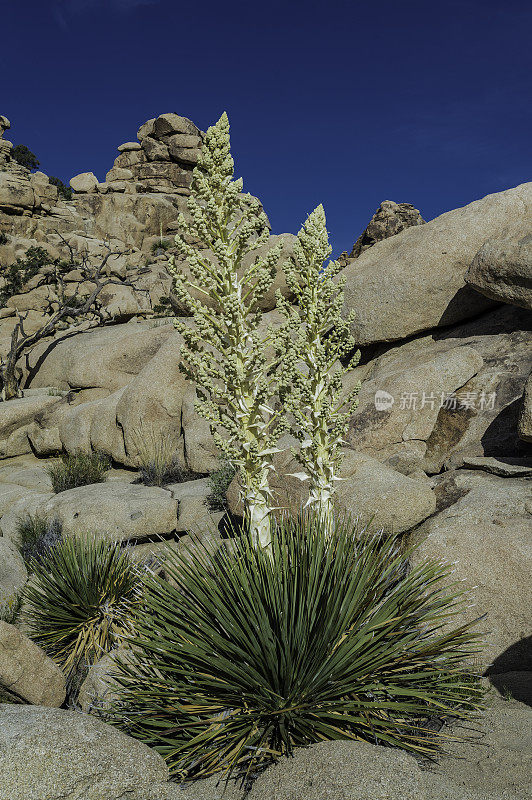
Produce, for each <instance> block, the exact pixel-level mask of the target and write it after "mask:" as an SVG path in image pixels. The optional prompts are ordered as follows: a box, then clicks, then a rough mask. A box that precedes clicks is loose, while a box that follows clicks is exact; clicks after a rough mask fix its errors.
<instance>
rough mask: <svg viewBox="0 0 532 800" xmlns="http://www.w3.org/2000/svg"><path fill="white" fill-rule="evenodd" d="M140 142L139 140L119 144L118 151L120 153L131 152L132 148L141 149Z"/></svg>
mask: <svg viewBox="0 0 532 800" xmlns="http://www.w3.org/2000/svg"><path fill="white" fill-rule="evenodd" d="M140 149H141V147H140V144H139V143H138V142H124V144H120V145H118V151H119V152H120V153H129V152H130V151H132V150H140Z"/></svg>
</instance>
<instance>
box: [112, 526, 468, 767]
mask: <svg viewBox="0 0 532 800" xmlns="http://www.w3.org/2000/svg"><path fill="white" fill-rule="evenodd" d="M327 524H328V523H327ZM327 531H328V527H327ZM325 533H326V524H325V521H324V520H323V516H321V518H318V519H317V518H315V517H314V518H310V517H304V518H302V519H300V520H298V521H297V522H291V521H289V520H287V519H286V520H285V521H284V522H283V523H281V524H280V525H278V526H277V528H276V530H275V535H272V548H271V552H270V553H268V551H265V550H263V549H262V548H257V547H255V546H254V545H253V543H252V539H251V537H250V535H249V532H248V533H247V534H246V533H244V535H243V536H242V537H241V538H239V539H238V538H237V539H235V540H234V547H233V548H232V549H231V551H229V550H228V549H227V550H220V551H219V552H218V554H217V557H216V563H215V564H213V562H212V554H209V552H208V549H206V550H205V552H204V553H202V552H201V551H199V550H198V549H196V551H195V553H196V556H195V558H194V559H190V558H187V555H186V553H179V552H177V553H174V552H170V553H168V556H167V559H166V560H165V572H166V573H167V574H168V576H169V578H170V579H171V582H168V581H166V580H164V579H162V578H160V577H157V576H155V575H150V576H149V578H148V581H147V583H148V586H147V596H146V605H145V609H144V614H143V616H142V618H141V619H139V621H138V625H137V635H136V636H135V637H134V638H133V639H132V640H131V642H130V643H131V644H132V645H133V649H134V657H133V658H132V660H131V661H130V662H129V663H128V664H121V665H119V666H118V678H117V681H118V684H119V687H120V688H119V699H118V700H117V702H116V703H115V705H114V707H113V708H112V710H111V720H112V721H114V722H115V724H118V725H120V726H121V727H123V728H124V729H125V730H127V732H128V733H129V734H131V735H133V736H136V737H137V738H139V739H142V740H143V741H144V742H145V743H146V744H148V745H150V746H151V747H154V748H155V749H156V750H158V751H159V752H160V753H161V755H163V756H164V758H165V759H166V760H167V762H168V765H169V767H170V770H171V772H172V774H173V775H174V776H177V777H179V778H180V779H187V778H192V777H204V776H206V775H209V774H212V773H216V772H218V771H221V770H226V771H233V772H234V773H239V772H248V773H249V772H250V771H252V770H255V769H258V768H259V767H262V766H265V765H267V764H268V763H269V762H270V761H271V760H272V759H276V758H277V757H279V756H281V755H283V754H288V753H291V752H292V750H293V748H294V747H296V746H298V745H308V744H311V743H313V742H318V741H322V740H326V739H364V740H367V741H371V742H374V743H378V744H383V745H392V746H397V747H401V748H404V749H406V750H408V751H411V752H414V753H422V754H430V753H431V752H433V751H435V750H437V749H438V746H439V742H441V741H442V738H443V735H442V734H438V733H435V732H434V730H433V729H434V724H433V723H434V717H435V716H437V717H438V719H440V720H441V719H445V718H446V717H449V716H450V717H452V718H467V717H468V715H470V714H471V713H473V712H474V711H475V710H476V709H477V708H478V707H479V706H480V705H481V696H482V693H483V690H482V688H481V686H480V683H479V680H478V678H477V677H476V675H474V674H473V671H472V668H469V667H468V666H466V663H467V660H468V658H469V656H470V655H471V653H472V652H474V651H475V643H476V634H475V633H474V630H473V628H472V626H471V625H468V624H466V625H459V626H457V627H455V628H454V629H450V628H449V627H448V626H446V623H448V622H449V620H452V618H453V616H454V614H455V613H456V612H457V610H458V609H459V608H460V607H461V605H462V603H463V597H462V594H461V593H460V592H459V591H458V590H457V589H456V587H451V588H450V589H445V588H444V583H445V581H446V580H447V579H448V578H449V574H450V568H446V567H443V566H440V565H438V564H437V563H432V562H431V563H426V564H423V565H421V566H418V567H416V568H414V569H412V570H411V571H408V569H407V561H406V556H405V554H404V553H403V552H401V549H400V548H399V546H398V544H397V540H396V539H393V538H382V537H379V536H370V535H369V534H366V535H364V536H362V535H357V534H356V533H355V532H354V530H353V527H352V526H351V525H350V524H348V523H347V522H345V521H344V522H335V524H334V525H333V526H332V531H331V532H330V538H327V537H326V536H325Z"/></svg>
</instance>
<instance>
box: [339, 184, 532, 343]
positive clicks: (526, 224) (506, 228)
mask: <svg viewBox="0 0 532 800" xmlns="http://www.w3.org/2000/svg"><path fill="white" fill-rule="evenodd" d="M531 223H532V183H524V184H522V185H521V186H517V187H516V188H515V189H508V190H507V191H505V192H498V193H497V194H491V195H488V196H487V197H484V198H483V199H482V200H476V201H475V202H474V203H470V204H469V205H468V206H465V207H464V208H457V209H455V210H454V211H448V212H447V213H446V214H442V215H441V216H440V217H436V219H433V220H431V222H427V223H426V224H425V225H416V226H414V227H411V228H407V229H406V230H403V231H402V232H401V233H398V234H396V235H395V236H391V237H390V238H389V239H385V240H384V241H381V242H378V243H377V244H375V245H374V246H373V247H371V248H370V249H369V250H367V251H366V252H364V253H362V254H361V255H360V256H359V257H358V258H357V259H353V260H350V261H349V262H348V264H347V266H346V268H345V273H344V274H345V276H346V279H347V283H346V291H345V310H346V311H348V310H349V311H351V310H354V311H355V312H356V320H355V323H354V326H353V335H354V337H355V339H356V341H357V342H358V343H359V344H360V345H366V344H372V343H375V342H394V341H398V340H400V339H404V338H406V337H409V336H413V335H414V334H418V333H421V332H423V331H427V330H429V329H432V328H438V327H442V326H448V325H452V324H455V323H457V322H460V321H462V320H466V319H470V318H472V317H474V316H476V315H478V314H480V313H481V312H482V311H485V310H487V309H488V308H490V307H492V306H493V305H494V304H495V303H496V301H495V300H493V299H491V298H488V297H485V296H484V295H482V294H480V293H479V292H477V291H475V290H474V289H473V288H471V287H470V286H469V285H468V284H467V283H466V277H465V276H466V272H467V270H468V268H469V266H470V264H471V262H472V261H473V259H474V257H475V256H476V254H477V253H478V251H479V250H480V248H481V247H482V246H483V245H484V244H485V243H486V241H487V240H488V239H491V240H492V239H495V238H504V239H506V238H507V237H508V236H515V237H519V236H520V235H521V237H522V236H524V235H526V233H528V231H529V230H530V225H531Z"/></svg>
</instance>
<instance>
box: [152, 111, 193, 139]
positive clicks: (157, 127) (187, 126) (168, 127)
mask: <svg viewBox="0 0 532 800" xmlns="http://www.w3.org/2000/svg"><path fill="white" fill-rule="evenodd" d="M153 133H154V136H156V137H157V138H158V137H159V136H166V135H167V134H173V133H186V134H189V135H191V136H196V135H197V134H198V129H197V127H196V126H195V125H194V123H193V122H192V121H191V120H190V119H187V117H180V116H179V115H178V114H161V115H160V116H159V117H157V119H156V120H155V122H154V124H153Z"/></svg>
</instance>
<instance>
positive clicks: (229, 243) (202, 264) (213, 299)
mask: <svg viewBox="0 0 532 800" xmlns="http://www.w3.org/2000/svg"><path fill="white" fill-rule="evenodd" d="M233 176H234V162H233V159H232V157H231V152H230V139H229V121H228V119H227V115H226V114H225V113H224V114H223V115H222V116H221V117H220V119H219V121H218V122H217V123H216V125H213V126H212V127H210V128H209V129H208V131H207V133H206V135H205V140H204V144H203V148H202V151H201V155H200V158H199V161H198V166H197V167H196V169H195V170H194V173H193V181H192V193H191V196H190V198H189V202H188V212H189V217H190V221H188V222H187V221H186V220H185V218H184V217H183V216H181V217H180V230H181V231H182V233H181V234H178V235H177V236H176V237H175V243H176V247H177V249H178V251H179V253H180V255H181V256H182V257H184V258H185V259H186V261H187V263H188V266H189V268H190V273H191V275H192V278H191V279H188V278H187V276H186V275H185V274H184V273H183V272H182V271H181V270H180V269H179V267H178V266H177V265H176V263H175V259H174V258H171V259H170V262H169V269H170V271H171V272H172V273H173V275H174V276H175V293H176V295H177V296H178V298H179V300H180V301H181V302H182V303H183V304H184V305H186V306H187V307H188V308H189V309H190V310H191V311H192V314H193V317H194V323H195V326H194V328H193V329H191V328H190V327H187V326H186V324H183V323H180V322H178V323H177V324H176V327H178V330H180V332H181V333H182V335H183V338H184V340H185V341H184V346H183V347H182V350H181V357H182V362H181V365H180V366H181V369H182V371H183V372H184V373H185V374H186V375H187V377H189V378H191V379H192V380H193V381H194V382H195V383H196V387H197V394H198V398H199V401H198V403H197V405H196V410H197V412H198V413H199V414H200V415H201V416H203V417H204V418H205V419H207V420H208V422H209V423H210V427H211V432H212V434H213V436H214V440H215V442H216V444H217V446H218V447H219V448H220V449H221V451H222V452H223V454H224V455H225V456H226V458H227V459H228V460H229V461H230V462H231V463H233V464H234V465H235V466H236V467H238V468H239V469H240V475H241V482H242V493H243V502H244V507H245V510H246V515H247V517H248V521H249V525H250V531H251V534H252V537H253V540H254V541H255V542H256V543H258V544H259V546H260V547H262V548H269V547H270V544H271V533H270V523H271V512H272V510H273V509H272V497H271V490H270V487H269V483H268V478H269V474H270V472H271V470H272V469H273V464H272V459H273V456H274V454H275V453H277V452H279V450H278V448H277V447H276V444H277V441H278V439H279V436H280V435H281V433H282V432H283V431H284V430H286V427H287V424H286V420H285V419H284V416H282V415H281V414H280V413H279V412H277V411H275V410H274V408H273V400H274V398H275V397H276V394H277V391H278V387H279V382H280V381H282V378H283V369H284V366H283V359H282V356H281V355H280V354H277V353H274V354H273V355H272V348H271V347H270V344H271V341H272V339H273V338H274V336H275V334H274V332H273V331H271V330H270V332H269V334H268V335H266V336H265V335H264V334H263V333H262V332H261V331H259V324H260V322H261V317H262V315H261V313H260V310H259V303H260V301H261V299H262V298H263V297H264V295H265V293H266V292H267V291H268V289H269V288H270V286H271V284H272V281H273V277H274V275H275V268H276V265H277V263H278V261H279V254H280V248H278V247H274V248H272V249H271V250H270V251H269V252H268V253H267V254H266V255H265V256H264V257H257V258H255V260H254V261H253V262H252V263H251V264H250V265H249V266H247V267H245V266H244V265H243V259H244V256H246V255H247V254H248V253H250V252H251V251H253V250H255V249H256V248H257V247H259V246H260V245H262V244H264V243H265V242H266V241H267V240H268V236H269V233H268V223H267V218H266V215H265V214H264V212H263V210H262V208H261V205H260V203H259V201H258V200H256V198H254V197H252V196H250V195H244V194H242V180H241V179H238V180H234V179H233ZM189 241H194V242H195V243H197V242H200V243H201V245H202V246H203V247H204V248H205V249H203V250H201V251H199V250H198V249H197V247H196V246H192V245H190V244H189ZM191 290H192V292H193V293H191ZM198 296H199V297H198ZM220 429H222V430H223V431H224V432H225V435H224V436H222V434H221V433H220Z"/></svg>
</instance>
